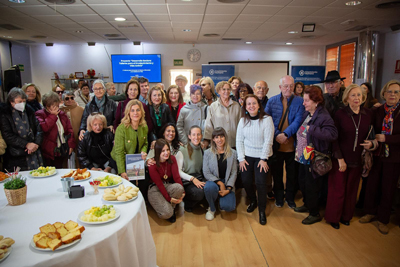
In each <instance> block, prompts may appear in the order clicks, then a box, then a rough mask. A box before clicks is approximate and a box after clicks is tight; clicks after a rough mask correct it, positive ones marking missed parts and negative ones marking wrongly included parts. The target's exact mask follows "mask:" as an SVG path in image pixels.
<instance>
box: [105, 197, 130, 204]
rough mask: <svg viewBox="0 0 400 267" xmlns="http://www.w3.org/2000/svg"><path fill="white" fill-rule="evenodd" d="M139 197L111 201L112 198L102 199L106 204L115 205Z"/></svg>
mask: <svg viewBox="0 0 400 267" xmlns="http://www.w3.org/2000/svg"><path fill="white" fill-rule="evenodd" d="M137 198H138V196H136V197H133V198H131V199H129V200H126V201H119V200H114V201H111V200H104V199H103V198H101V200H102V201H103V202H104V203H105V204H110V205H113V204H123V203H127V202H131V201H134V200H135V199H137Z"/></svg>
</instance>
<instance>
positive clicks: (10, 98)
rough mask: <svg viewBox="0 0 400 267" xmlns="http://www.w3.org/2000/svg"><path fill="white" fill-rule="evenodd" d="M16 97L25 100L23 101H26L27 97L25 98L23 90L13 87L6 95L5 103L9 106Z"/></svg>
mask: <svg viewBox="0 0 400 267" xmlns="http://www.w3.org/2000/svg"><path fill="white" fill-rule="evenodd" d="M18 97H21V98H22V99H25V100H27V99H28V97H27V96H26V94H25V92H24V90H22V89H21V88H18V87H14V88H13V89H11V90H10V92H9V93H8V96H7V102H8V103H10V104H11V103H12V102H14V101H15V99H16V98H18Z"/></svg>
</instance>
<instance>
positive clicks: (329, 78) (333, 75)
mask: <svg viewBox="0 0 400 267" xmlns="http://www.w3.org/2000/svg"><path fill="white" fill-rule="evenodd" d="M344 79H346V77H343V78H340V74H339V72H338V71H337V70H331V71H329V72H328V74H326V78H325V81H322V83H326V82H334V81H337V80H341V81H343V80H344Z"/></svg>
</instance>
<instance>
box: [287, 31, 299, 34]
mask: <svg viewBox="0 0 400 267" xmlns="http://www.w3.org/2000/svg"><path fill="white" fill-rule="evenodd" d="M288 33H290V34H294V33H299V32H297V31H290V32H288Z"/></svg>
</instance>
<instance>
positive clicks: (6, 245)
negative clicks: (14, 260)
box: [0, 235, 15, 262]
mask: <svg viewBox="0 0 400 267" xmlns="http://www.w3.org/2000/svg"><path fill="white" fill-rule="evenodd" d="M14 243H15V241H14V239H12V238H9V237H6V238H4V237H3V236H2V235H0V262H2V261H4V260H5V259H6V258H7V257H8V256H9V255H10V254H11V252H12V250H13V249H12V247H11V245H13V244H14Z"/></svg>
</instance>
